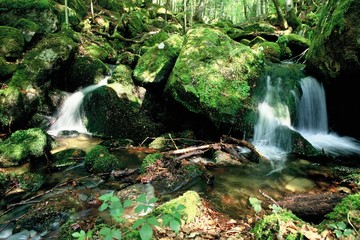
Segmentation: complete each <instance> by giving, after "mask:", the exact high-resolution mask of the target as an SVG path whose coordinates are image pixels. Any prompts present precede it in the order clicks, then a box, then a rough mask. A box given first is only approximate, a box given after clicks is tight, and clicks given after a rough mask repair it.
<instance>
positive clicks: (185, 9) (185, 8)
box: [184, 0, 187, 34]
mask: <svg viewBox="0 0 360 240" xmlns="http://www.w3.org/2000/svg"><path fill="white" fill-rule="evenodd" d="M186 11H187V7H186V0H184V34H186V31H187V29H186V24H187V23H186Z"/></svg>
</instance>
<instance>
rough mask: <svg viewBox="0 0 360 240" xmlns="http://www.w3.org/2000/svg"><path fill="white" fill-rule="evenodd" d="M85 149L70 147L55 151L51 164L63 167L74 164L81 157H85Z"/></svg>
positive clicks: (81, 158)
mask: <svg viewBox="0 0 360 240" xmlns="http://www.w3.org/2000/svg"><path fill="white" fill-rule="evenodd" d="M85 156H86V153H85V151H83V150H81V149H77V148H70V149H66V150H63V151H60V152H57V153H55V154H54V155H53V164H52V166H53V167H55V168H63V167H67V166H71V165H74V164H76V163H78V162H80V161H81V160H83V158H85Z"/></svg>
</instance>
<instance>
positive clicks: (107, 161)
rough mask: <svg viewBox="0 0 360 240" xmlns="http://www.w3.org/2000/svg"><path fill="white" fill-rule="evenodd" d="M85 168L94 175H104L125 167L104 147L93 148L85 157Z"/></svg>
mask: <svg viewBox="0 0 360 240" xmlns="http://www.w3.org/2000/svg"><path fill="white" fill-rule="evenodd" d="M85 166H86V168H87V169H88V170H89V171H91V172H94V173H106V172H111V171H112V170H116V169H123V168H124V167H125V166H124V165H123V164H122V163H121V162H120V161H119V160H118V159H117V158H116V157H115V156H114V155H112V154H110V152H109V151H108V149H107V148H106V147H105V146H101V145H98V146H95V147H93V148H92V149H91V150H90V151H89V152H88V153H87V154H86V157H85Z"/></svg>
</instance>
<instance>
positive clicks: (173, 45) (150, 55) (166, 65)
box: [134, 35, 182, 83]
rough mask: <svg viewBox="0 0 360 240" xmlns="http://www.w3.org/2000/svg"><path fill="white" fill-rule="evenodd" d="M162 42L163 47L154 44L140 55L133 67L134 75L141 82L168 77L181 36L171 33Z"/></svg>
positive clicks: (179, 47)
mask: <svg viewBox="0 0 360 240" xmlns="http://www.w3.org/2000/svg"><path fill="white" fill-rule="evenodd" d="M163 44H164V47H163V48H161V47H160V48H159V47H158V46H154V47H152V48H150V49H149V50H148V51H147V52H146V53H145V54H144V55H142V56H141V57H140V59H139V61H138V63H137V65H136V68H135V69H134V77H135V78H136V79H137V80H139V81H141V82H143V83H147V82H156V83H159V82H161V81H163V80H166V79H167V78H168V76H169V74H170V72H171V70H172V67H173V66H174V63H175V61H176V58H177V56H178V55H179V53H180V49H181V45H182V38H181V37H180V36H178V35H173V36H172V37H171V38H169V39H168V40H166V41H164V42H163Z"/></svg>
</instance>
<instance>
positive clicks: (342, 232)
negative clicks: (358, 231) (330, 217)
mask: <svg viewBox="0 0 360 240" xmlns="http://www.w3.org/2000/svg"><path fill="white" fill-rule="evenodd" d="M329 228H331V229H333V231H334V233H335V235H336V237H337V238H343V237H348V236H350V235H351V234H352V232H353V231H352V229H349V228H347V226H346V224H345V223H344V222H337V223H331V224H329Z"/></svg>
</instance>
